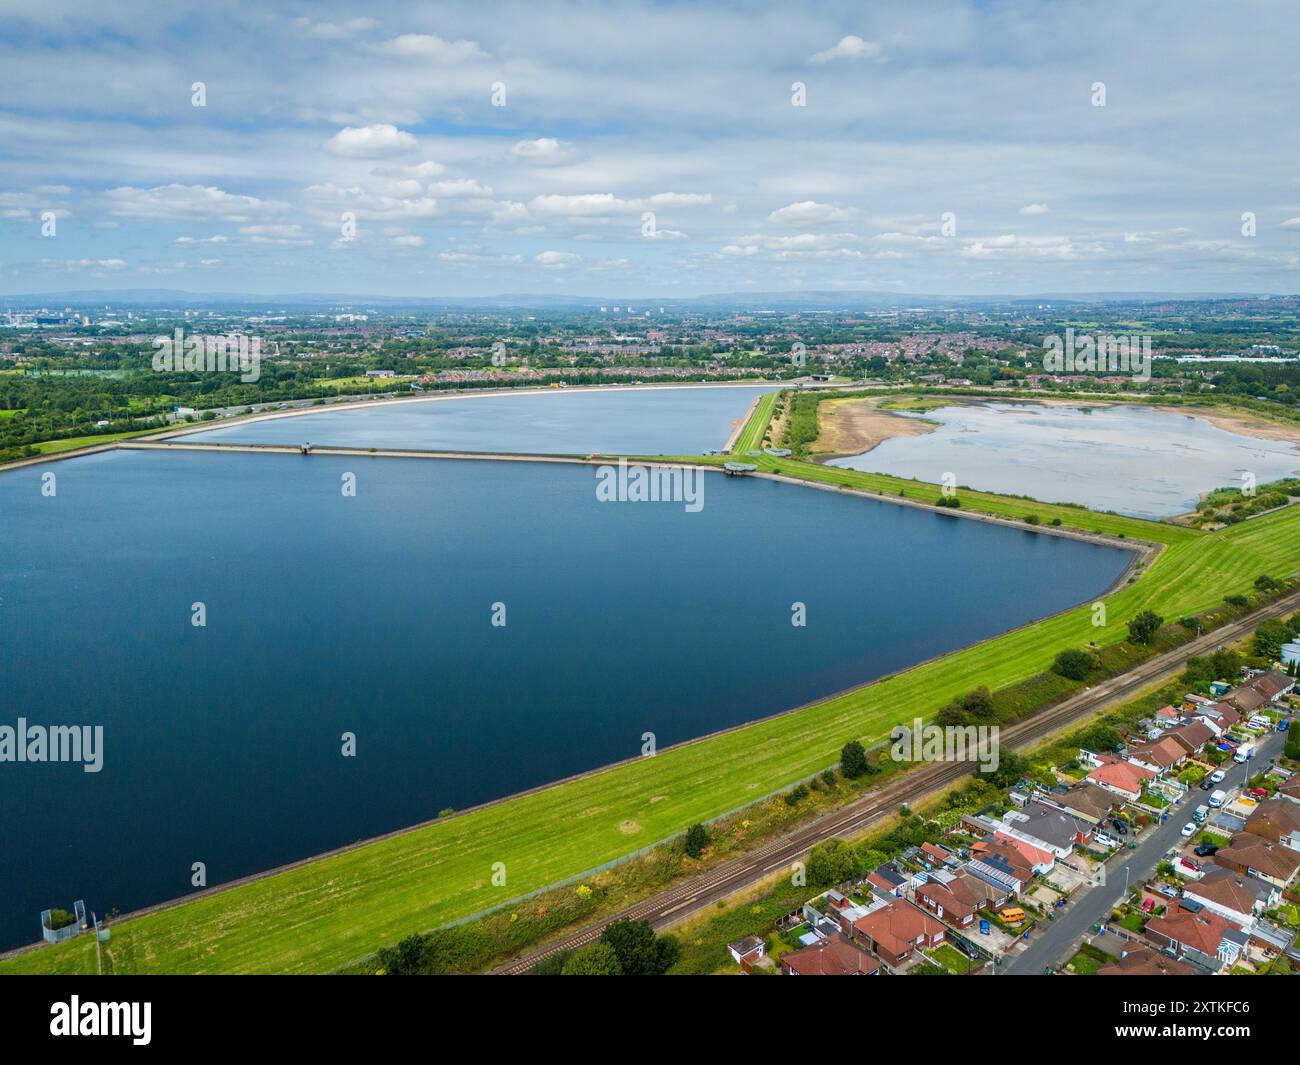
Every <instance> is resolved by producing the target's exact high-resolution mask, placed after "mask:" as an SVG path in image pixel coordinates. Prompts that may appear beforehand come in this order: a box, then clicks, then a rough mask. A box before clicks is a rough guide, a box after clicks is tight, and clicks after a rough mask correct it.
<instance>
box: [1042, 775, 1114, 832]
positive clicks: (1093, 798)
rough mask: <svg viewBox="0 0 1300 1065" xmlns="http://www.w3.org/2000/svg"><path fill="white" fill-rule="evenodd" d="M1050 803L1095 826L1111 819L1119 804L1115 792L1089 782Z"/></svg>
mask: <svg viewBox="0 0 1300 1065" xmlns="http://www.w3.org/2000/svg"><path fill="white" fill-rule="evenodd" d="M1050 801H1051V802H1052V803H1053V804H1055V805H1057V806H1060V807H1061V808H1062V809H1063V810H1065V811H1066V812H1067V813H1071V814H1073V815H1074V816H1075V817H1077V818H1079V819H1080V820H1082V821H1090V822H1091V823H1092V824H1094V825H1096V824H1100V823H1101V822H1102V821H1104V820H1105V819H1106V818H1107V817H1109V816H1110V813H1111V811H1112V810H1114V809H1115V807H1116V805H1117V804H1118V800H1117V799H1116V796H1115V793H1114V792H1111V791H1107V790H1106V789H1105V788H1103V787H1101V786H1100V785H1098V784H1093V783H1090V782H1087V781H1085V782H1084V783H1082V784H1078V785H1076V786H1075V787H1073V788H1071V789H1070V790H1069V791H1067V792H1066V793H1065V794H1064V795H1058V796H1055V797H1054V798H1053V799H1052V800H1050Z"/></svg>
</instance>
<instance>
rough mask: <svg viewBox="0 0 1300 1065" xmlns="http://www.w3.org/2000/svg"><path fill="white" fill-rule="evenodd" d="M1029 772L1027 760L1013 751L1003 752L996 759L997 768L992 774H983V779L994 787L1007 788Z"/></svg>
mask: <svg viewBox="0 0 1300 1065" xmlns="http://www.w3.org/2000/svg"><path fill="white" fill-rule="evenodd" d="M1028 771H1029V759H1028V758H1026V757H1024V755H1020V754H1016V753H1015V751H1008V750H1005V749H1004V750H1003V751H1001V752H1000V756H999V758H998V767H997V769H995V770H993V772H992V773H987V774H985V779H987V780H989V781H990V782H992V783H993V784H994V785H995V786H996V787H999V788H1009V787H1011V785H1012V784H1015V783H1016V782H1017V781H1018V780H1019V779H1020V778H1021V777H1023V776H1024V775H1025V774H1026V773H1027V772H1028Z"/></svg>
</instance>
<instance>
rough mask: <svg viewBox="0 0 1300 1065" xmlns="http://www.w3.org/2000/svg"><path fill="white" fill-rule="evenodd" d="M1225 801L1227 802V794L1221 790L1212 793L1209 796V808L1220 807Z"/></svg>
mask: <svg viewBox="0 0 1300 1065" xmlns="http://www.w3.org/2000/svg"><path fill="white" fill-rule="evenodd" d="M1227 801H1228V793H1227V792H1226V791H1224V790H1223V789H1222V788H1220V789H1219V790H1218V791H1216V792H1214V793H1213V794H1212V795H1211V796H1210V805H1211V806H1222V805H1223V804H1224V803H1225V802H1227Z"/></svg>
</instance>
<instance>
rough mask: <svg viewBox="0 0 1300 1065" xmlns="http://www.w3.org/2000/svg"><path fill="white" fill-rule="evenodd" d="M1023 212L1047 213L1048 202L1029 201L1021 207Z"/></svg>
mask: <svg viewBox="0 0 1300 1065" xmlns="http://www.w3.org/2000/svg"><path fill="white" fill-rule="evenodd" d="M1020 213H1021V214H1047V204H1045V203H1027V204H1025V205H1024V206H1023V207H1022V208H1020Z"/></svg>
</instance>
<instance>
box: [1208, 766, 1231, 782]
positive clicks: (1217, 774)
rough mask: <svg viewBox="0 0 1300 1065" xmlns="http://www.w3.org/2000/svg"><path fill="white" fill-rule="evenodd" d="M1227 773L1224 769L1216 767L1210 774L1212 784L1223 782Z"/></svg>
mask: <svg viewBox="0 0 1300 1065" xmlns="http://www.w3.org/2000/svg"><path fill="white" fill-rule="evenodd" d="M1227 775H1228V774H1227V773H1225V772H1224V771H1223V770H1222V769H1216V770H1215V771H1214V772H1213V773H1211V774H1210V783H1211V784H1218V783H1221V782H1222V780H1223V778H1224V777H1226V776H1227Z"/></svg>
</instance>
